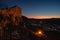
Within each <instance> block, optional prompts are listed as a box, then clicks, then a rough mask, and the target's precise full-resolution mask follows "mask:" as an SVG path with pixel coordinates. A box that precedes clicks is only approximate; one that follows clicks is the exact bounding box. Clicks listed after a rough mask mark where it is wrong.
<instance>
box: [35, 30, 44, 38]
mask: <svg viewBox="0 0 60 40" xmlns="http://www.w3.org/2000/svg"><path fill="white" fill-rule="evenodd" d="M35 35H37V36H38V37H42V36H44V32H43V31H42V30H38V31H36V32H35Z"/></svg>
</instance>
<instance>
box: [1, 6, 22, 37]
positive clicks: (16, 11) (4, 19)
mask: <svg viewBox="0 0 60 40" xmlns="http://www.w3.org/2000/svg"><path fill="white" fill-rule="evenodd" d="M21 17H22V14H21V8H20V7H18V6H14V7H11V8H3V9H0V36H2V34H3V28H4V27H5V26H6V25H7V24H9V23H11V24H13V25H15V26H17V25H18V24H19V23H20V22H21V21H22V18H21Z"/></svg>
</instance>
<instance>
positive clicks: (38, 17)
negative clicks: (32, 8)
mask: <svg viewBox="0 0 60 40" xmlns="http://www.w3.org/2000/svg"><path fill="white" fill-rule="evenodd" d="M28 18H35V19H49V18H60V16H28Z"/></svg>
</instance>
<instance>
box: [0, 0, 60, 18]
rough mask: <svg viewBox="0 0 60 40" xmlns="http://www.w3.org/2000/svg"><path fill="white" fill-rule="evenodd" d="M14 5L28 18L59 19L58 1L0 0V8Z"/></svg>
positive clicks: (59, 5) (59, 8)
mask: <svg viewBox="0 0 60 40" xmlns="http://www.w3.org/2000/svg"><path fill="white" fill-rule="evenodd" d="M14 5H18V6H20V7H21V8H22V14H23V15H24V16H27V17H29V18H60V0H0V8H2V7H3V8H5V7H6V6H8V7H12V6H14Z"/></svg>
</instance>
